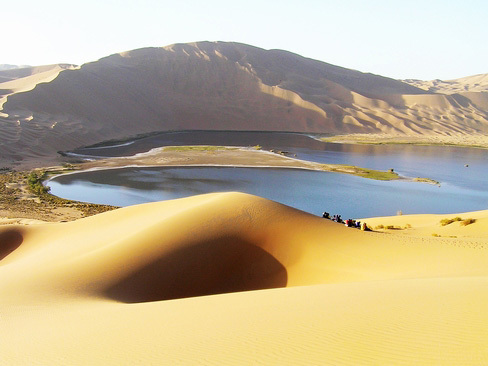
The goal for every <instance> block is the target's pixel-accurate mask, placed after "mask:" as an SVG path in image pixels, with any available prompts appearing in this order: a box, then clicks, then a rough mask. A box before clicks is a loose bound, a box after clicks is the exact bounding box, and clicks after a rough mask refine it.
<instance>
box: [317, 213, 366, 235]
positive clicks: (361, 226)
mask: <svg viewBox="0 0 488 366" xmlns="http://www.w3.org/2000/svg"><path fill="white" fill-rule="evenodd" d="M322 217H323V218H324V219H329V220H332V221H335V222H337V223H339V224H344V225H346V226H347V227H355V228H357V229H361V230H362V231H367V230H368V226H367V225H366V223H365V222H361V221H357V220H353V219H347V220H345V221H343V220H342V217H341V215H334V216H332V217H331V216H330V214H329V213H328V212H324V213H323V214H322Z"/></svg>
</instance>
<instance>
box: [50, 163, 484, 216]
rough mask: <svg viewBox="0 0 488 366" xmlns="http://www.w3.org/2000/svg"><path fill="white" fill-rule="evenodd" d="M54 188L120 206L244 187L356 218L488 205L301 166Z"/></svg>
mask: <svg viewBox="0 0 488 366" xmlns="http://www.w3.org/2000/svg"><path fill="white" fill-rule="evenodd" d="M50 186H51V189H52V192H53V194H55V195H59V196H61V197H65V198H69V199H75V200H82V201H89V202H95V203H104V204H112V205H119V206H126V205H132V204H137V203H143V202H151V201H160V200H167V199H174V198H181V197H186V196H190V195H193V194H202V193H209V192H223V191H241V192H247V193H251V194H255V195H258V196H262V197H266V198H269V199H271V200H274V201H277V202H281V203H284V204H286V205H289V206H292V207H295V208H298V209H301V210H304V211H307V212H310V213H313V214H317V215H319V214H320V213H321V212H322V211H324V210H326V211H328V212H331V213H340V214H342V215H343V217H346V216H347V217H356V218H357V217H367V216H383V215H395V214H396V212H397V211H400V210H401V211H402V212H403V213H404V214H410V213H453V212H462V211H471V210H481V209H486V208H487V207H488V192H486V191H473V190H468V189H464V188H461V187H457V186H454V185H451V184H446V185H443V186H442V187H437V186H433V185H428V184H421V183H412V182H402V181H393V182H381V181H373V180H368V179H364V178H359V177H355V176H349V175H343V174H335V173H327V172H314V171H303V170H298V169H265V168H209V167H202V168H144V169H140V168H123V169H114V170H108V171H92V172H85V173H80V174H73V175H67V176H60V177H58V178H56V179H54V180H53V181H51V182H50Z"/></svg>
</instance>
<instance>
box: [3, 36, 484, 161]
mask: <svg viewBox="0 0 488 366" xmlns="http://www.w3.org/2000/svg"><path fill="white" fill-rule="evenodd" d="M2 84H3V83H1V80H0V89H1V88H2ZM7 98H8V99H7V102H6V103H5V104H4V106H3V111H1V112H0V125H1V129H0V134H1V135H0V137H1V139H0V152H1V155H2V158H3V161H4V163H8V164H10V163H12V162H15V161H19V160H22V159H31V158H32V159H34V158H39V157H53V156H55V154H56V151H58V150H69V149H74V148H76V147H79V146H82V145H87V144H92V143H96V142H99V141H102V140H108V139H113V138H121V137H127V136H131V135H135V134H140V133H146V132H152V131H164V130H175V129H199V130H202V129H210V130H212V129H219V130H269V131H273V130H277V131H300V132H316V133H390V134H391V133H393V134H417V135H418V134H426V133H427V134H433V133H434V134H452V133H460V134H466V133H468V134H473V133H474V134H476V133H485V132H486V131H488V127H487V126H488V117H487V113H486V110H485V107H484V106H483V105H482V104H480V103H478V104H475V103H473V102H472V99H469V98H468V97H466V96H461V95H452V96H451V95H442V94H436V93H433V92H432V91H428V90H424V89H421V88H418V87H416V86H414V85H409V84H407V83H403V82H401V81H397V80H393V79H389V78H385V77H382V76H378V75H373V74H365V73H361V72H358V71H354V70H349V69H345V68H341V67H338V66H334V65H330V64H327V63H324V62H320V61H316V60H311V59H307V58H304V57H301V56H299V55H296V54H293V53H290V52H286V51H280V50H269V51H267V50H263V49H260V48H256V47H252V46H247V45H243V44H238V43H224V42H199V43H193V44H178V45H172V46H168V47H163V48H145V49H139V50H134V51H129V52H124V53H120V54H115V55H112V56H109V57H106V58H103V59H101V60H99V61H97V62H92V63H89V64H85V65H83V66H82V67H81V68H80V69H73V70H66V71H63V72H62V73H60V74H59V75H58V76H57V77H56V78H55V79H54V80H52V81H51V82H49V83H42V84H37V86H36V87H35V89H33V90H31V91H29V92H23V93H20V92H15V93H13V94H11V95H8V96H7Z"/></svg>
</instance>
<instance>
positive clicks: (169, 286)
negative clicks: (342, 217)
mask: <svg viewBox="0 0 488 366" xmlns="http://www.w3.org/2000/svg"><path fill="white" fill-rule="evenodd" d="M469 215H470V216H474V215H475V216H476V218H477V221H476V222H475V223H473V224H472V226H471V225H470V226H471V229H472V228H475V229H476V230H475V229H473V230H472V231H471V233H468V234H467V236H466V238H461V237H458V238H457V239H453V238H434V237H432V236H430V237H425V236H422V235H420V234H421V233H420V232H417V234H416V235H410V236H408V235H394V234H386V233H377V232H361V231H359V230H356V229H351V228H346V227H345V226H343V225H340V224H336V223H333V222H331V221H329V220H324V219H322V218H319V217H314V216H312V215H310V214H307V213H304V212H301V211H297V210H295V209H292V208H289V207H286V206H283V205H281V204H278V203H275V202H271V201H268V200H265V199H262V198H258V197H255V196H250V195H246V194H241V193H216V194H208V195H202V196H195V197H190V198H184V199H179V200H174V201H166V202H160V203H150V204H144V205H139V206H131V207H126V208H122V209H119V210H115V211H111V212H107V213H104V214H100V215H96V216H93V217H89V218H85V219H80V220H77V221H73V222H68V223H56V224H38V223H34V224H31V225H16V224H10V225H4V226H0V244H1V246H0V250H1V252H0V258H3V259H2V260H1V261H0V313H1V314H2V327H0V334H1V338H2V352H1V354H0V363H4V364H16V365H22V364H26V365H27V364H32V363H38V364H51V365H52V364H104V365H108V364H118V365H120V364H127V365H129V364H137V363H140V364H155V363H157V364H161V363H164V364H195V363H205V364H289V365H296V364H303V365H310V364H317V365H319V364H320V365H323V364H334V365H338V364H344V365H357V364H371V365H373V364H442V365H444V364H453V365H458V364H483V362H484V360H486V358H487V357H488V349H487V348H486V344H487V341H488V334H487V333H486V327H485V326H486V322H487V320H488V319H487V315H486V312H484V311H483V309H485V308H486V306H487V305H488V293H487V292H486V286H487V285H488V265H487V264H488V252H487V251H486V248H487V247H486V244H487V240H486V235H485V238H477V239H476V240H478V241H479V242H481V241H483V243H482V244H480V245H479V246H473V245H471V244H470V243H471V241H472V240H474V239H473V238H472V237H470V235H475V236H477V235H478V234H479V232H483V231H484V230H487V223H488V212H478V213H470V214H469ZM423 217H424V216H416V218H413V217H407V216H405V217H401V218H400V219H403V220H406V219H408V220H409V221H410V222H412V224H411V225H412V227H413V228H414V229H415V228H416V227H417V226H418V223H420V222H423V221H422V220H421V218H423ZM426 217H427V221H428V220H431V221H432V220H434V219H433V218H431V217H430V216H426ZM393 219H396V218H393ZM414 219H415V220H417V221H415V220H414ZM381 220H383V221H385V220H387V218H382V219H381ZM396 220H398V219H396ZM436 220H437V219H436ZM434 221H435V220H434ZM425 225H427V224H425ZM430 225H435V224H434V223H433V221H432V222H430ZM468 228H469V226H468V227H466V229H468ZM459 230H461V229H460V228H459V227H458V231H459ZM285 287H287V288H285ZM248 290H258V291H248ZM203 295H213V296H203Z"/></svg>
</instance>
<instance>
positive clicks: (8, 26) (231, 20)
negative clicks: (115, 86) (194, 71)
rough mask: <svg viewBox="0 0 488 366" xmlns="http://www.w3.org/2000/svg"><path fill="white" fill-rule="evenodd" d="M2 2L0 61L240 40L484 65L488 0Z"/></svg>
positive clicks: (408, 64)
mask: <svg viewBox="0 0 488 366" xmlns="http://www.w3.org/2000/svg"><path fill="white" fill-rule="evenodd" d="M0 1H1V2H0V24H1V28H2V37H1V40H2V41H1V43H0V64H27V65H45V64H52V63H74V64H83V63H85V62H90V61H95V60H98V59H100V58H101V57H105V56H108V55H110V54H113V53H117V52H123V51H128V50H132V49H136V48H142V47H160V46H166V45H170V44H173V43H185V42H195V41H236V42H242V43H247V44H250V45H253V46H257V47H261V48H265V49H283V50H287V51H291V52H294V53H298V54H300V55H302V56H305V57H309V58H314V59H317V60H321V61H324V62H328V63H331V64H335V65H338V66H343V67H347V68H351V69H355V70H359V71H362V72H371V73H374V74H380V75H383V76H388V77H392V78H397V79H406V78H415V79H423V80H432V79H443V80H449V79H454V78H460V77H464V76H470V75H475V74H481V73H488V21H487V19H488V1H486V0H455V1H453V0H410V1H408V0H404V1H397V0H322V1H319V0H294V1H290V0H268V1H266V0H245V1H239V2H233V1H231V0H206V1H205V0H202V1H197V0H173V1H166V0H161V1H158V0H136V1H129V0H82V1H70V0H0Z"/></svg>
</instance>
